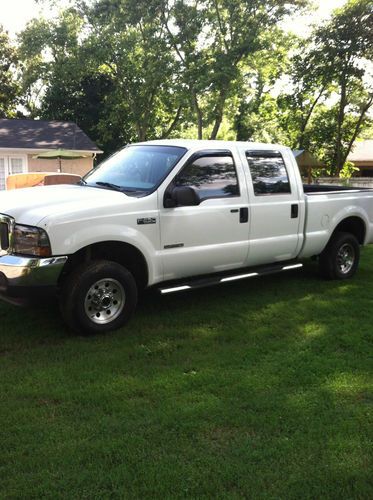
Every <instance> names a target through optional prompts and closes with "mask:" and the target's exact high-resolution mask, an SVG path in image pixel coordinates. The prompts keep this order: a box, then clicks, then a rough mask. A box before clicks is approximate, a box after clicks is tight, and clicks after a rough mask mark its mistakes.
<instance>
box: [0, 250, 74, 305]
mask: <svg viewBox="0 0 373 500" xmlns="http://www.w3.org/2000/svg"><path fill="white" fill-rule="evenodd" d="M67 259H68V257H67V256H62V257H48V258H35V257H21V256H16V255H3V256H1V257H0V294H2V295H5V296H7V295H9V296H12V297H17V296H18V295H22V296H24V295H25V293H23V292H25V291H27V290H29V291H30V292H31V293H32V290H35V289H36V288H39V287H40V288H41V287H56V286H57V282H58V278H59V276H60V274H61V271H62V268H63V266H64V264H65V263H66V261H67ZM21 291H22V293H20V294H19V293H18V292H21ZM26 294H27V293H26Z"/></svg>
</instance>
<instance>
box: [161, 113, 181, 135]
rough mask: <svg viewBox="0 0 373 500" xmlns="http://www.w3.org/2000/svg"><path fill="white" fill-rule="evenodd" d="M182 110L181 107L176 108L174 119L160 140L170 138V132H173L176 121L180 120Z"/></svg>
mask: <svg viewBox="0 0 373 500" xmlns="http://www.w3.org/2000/svg"><path fill="white" fill-rule="evenodd" d="M182 109H183V107H182V106H179V107H178V109H177V111H176V115H175V118H174V119H173V120H172V122H171V125H170V126H169V127H168V129H167V130H166V131H165V132H164V133H163V134H162V139H167V137H169V136H170V134H171V132H173V131H174V130H175V128H176V125H177V124H178V121H179V119H180V115H181V110H182Z"/></svg>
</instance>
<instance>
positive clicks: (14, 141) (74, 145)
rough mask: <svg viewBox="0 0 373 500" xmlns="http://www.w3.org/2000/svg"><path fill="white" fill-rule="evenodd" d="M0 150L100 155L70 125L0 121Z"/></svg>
mask: <svg viewBox="0 0 373 500" xmlns="http://www.w3.org/2000/svg"><path fill="white" fill-rule="evenodd" d="M0 148H12V149H70V150H78V151H92V152H93V153H99V152H102V151H100V149H99V148H98V147H97V146H96V144H95V143H94V142H93V141H91V139H90V138H89V137H88V136H87V135H86V134H85V133H84V132H83V131H82V130H81V129H80V128H79V127H78V126H77V125H76V124H75V123H72V122H59V121H44V120H18V119H14V120H9V119H5V118H4V119H0Z"/></svg>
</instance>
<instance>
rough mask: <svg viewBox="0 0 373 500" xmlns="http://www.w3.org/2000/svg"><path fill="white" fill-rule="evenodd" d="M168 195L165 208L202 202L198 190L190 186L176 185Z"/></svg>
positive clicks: (194, 204) (188, 205)
mask: <svg viewBox="0 0 373 500" xmlns="http://www.w3.org/2000/svg"><path fill="white" fill-rule="evenodd" d="M167 195H168V196H167ZM167 195H166V197H165V200H164V207H165V208H173V207H190V206H196V205H199V204H200V203H201V201H200V199H199V196H198V194H197V192H196V191H195V190H194V189H193V188H192V187H190V186H178V187H174V188H173V189H172V191H171V192H169V193H167Z"/></svg>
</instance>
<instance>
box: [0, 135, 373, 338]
mask: <svg viewBox="0 0 373 500" xmlns="http://www.w3.org/2000/svg"><path fill="white" fill-rule="evenodd" d="M0 214H1V215H0V294H1V296H2V297H3V298H6V299H8V300H12V301H18V302H20V301H23V300H24V299H25V298H27V297H35V296H37V294H40V293H48V294H50V293H51V292H52V291H53V292H57V296H58V299H59V301H60V308H61V312H62V316H63V318H64V319H65V321H66V323H67V324H68V325H69V326H70V327H71V328H73V329H74V330H76V331H78V332H81V333H96V332H107V331H110V330H113V329H116V328H119V327H121V326H123V325H124V324H125V323H126V322H127V321H128V319H129V318H130V316H131V315H132V313H133V312H134V310H135V307H136V303H137V299H138V294H139V291H140V290H142V289H144V288H146V287H154V286H157V287H158V288H159V289H160V291H161V292H162V293H163V294H168V293H171V292H175V291H179V290H186V289H193V288H194V287H200V286H205V285H211V284H214V283H225V282H229V281H234V280H238V279H244V278H250V277H254V276H259V275H261V274H266V273H269V272H283V271H286V270H289V269H294V268H297V267H301V266H302V263H301V260H302V259H304V258H307V257H315V256H317V257H318V259H319V263H320V269H321V272H322V274H323V275H324V276H325V277H326V278H329V279H345V278H350V277H351V276H353V274H354V273H355V272H356V269H357V266H358V262H359V253H360V251H359V250H360V246H361V245H365V244H368V243H372V242H373V190H368V189H364V190H363V189H353V188H352V189H347V188H342V187H335V186H317V185H303V184H302V180H301V176H300V173H299V170H298V167H297V164H296V161H295V159H294V156H293V154H292V152H291V150H290V149H289V148H287V147H284V146H280V145H270V144H258V143H250V142H225V141H193V140H167V141H152V142H144V143H138V144H133V145H129V146H127V147H125V148H124V149H122V150H120V151H119V152H118V153H116V154H115V155H113V156H111V157H110V158H109V159H107V160H106V161H104V162H102V163H101V165H99V166H98V167H97V168H95V169H93V170H92V171H91V172H89V173H88V174H87V175H86V176H85V177H84V178H83V179H82V180H81V181H80V183H79V185H66V186H61V185H59V186H46V187H36V188H28V189H22V190H18V191H12V192H4V193H1V194H0Z"/></svg>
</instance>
